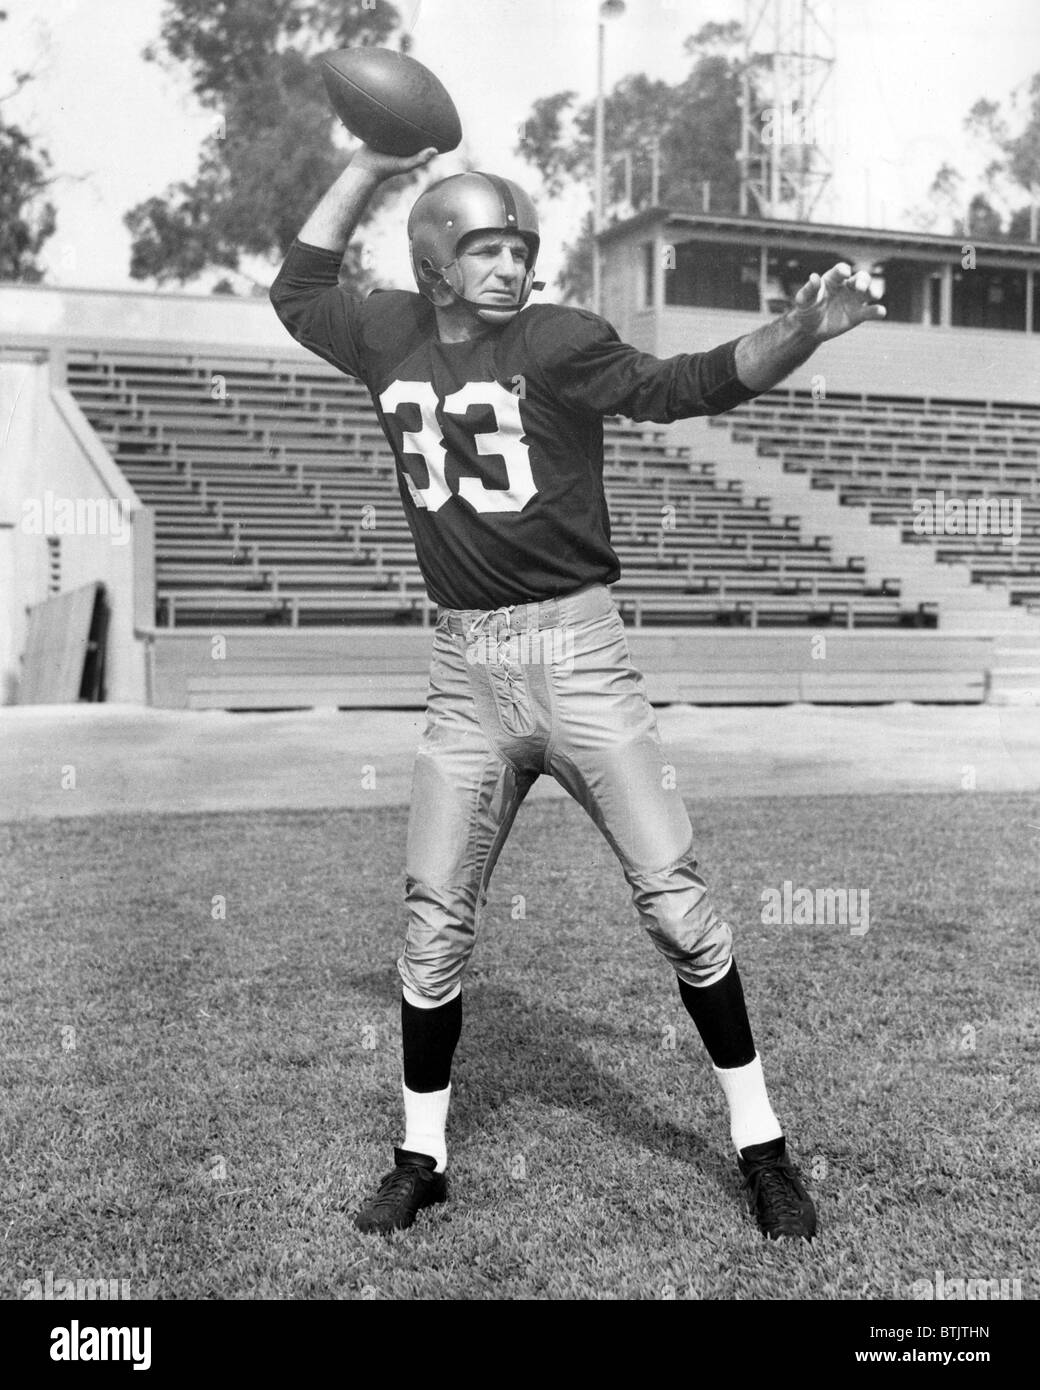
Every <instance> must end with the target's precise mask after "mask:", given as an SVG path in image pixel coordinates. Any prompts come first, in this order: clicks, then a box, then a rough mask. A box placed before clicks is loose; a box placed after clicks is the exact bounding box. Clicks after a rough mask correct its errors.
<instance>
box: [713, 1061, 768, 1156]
mask: <svg viewBox="0 0 1040 1390" xmlns="http://www.w3.org/2000/svg"><path fill="white" fill-rule="evenodd" d="M713 1069H714V1072H715V1075H716V1076H717V1077H718V1078H719V1085H720V1086H721V1087H722V1092H723V1095H724V1096H725V1097H726V1102H727V1104H728V1105H729V1132H730V1134H731V1135H732V1137H733V1143H734V1144H735V1145H736V1149H737V1153H739V1152H740V1150H741V1149H746V1148H747V1147H748V1145H749V1144H768V1143H769V1141H770V1139H779V1138H780V1137H781V1135H782V1134H783V1130H782V1129H781V1128H780V1124H779V1122H778V1120H777V1118H776V1116H775V1115H774V1114H773V1107H772V1106H771V1105H770V1104H769V1097H768V1095H766V1079H765V1077H764V1076H763V1074H762V1059H761V1057H759V1055H758V1053H757V1052H756V1053H755V1057H754V1061H751V1062H748V1063H747V1065H746V1066H743V1067H714V1068H713Z"/></svg>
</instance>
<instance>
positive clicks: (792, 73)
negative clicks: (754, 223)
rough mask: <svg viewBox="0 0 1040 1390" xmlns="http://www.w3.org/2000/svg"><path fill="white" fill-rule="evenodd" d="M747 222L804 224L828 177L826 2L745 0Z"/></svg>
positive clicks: (743, 193) (829, 39)
mask: <svg viewBox="0 0 1040 1390" xmlns="http://www.w3.org/2000/svg"><path fill="white" fill-rule="evenodd" d="M744 35H745V45H746V47H745V54H744V73H743V92H742V100H741V129H740V161H741V183H740V211H741V215H742V216H747V215H749V214H750V215H751V216H758V217H777V218H788V219H791V220H796V221H807V220H809V219H810V218H811V217H812V215H813V210H814V209H815V208H816V206H817V204H818V203H819V201H820V198H821V196H822V194H823V192H824V190H825V189H826V187H827V185H828V183H829V182H830V178H831V171H832V168H833V155H832V152H831V150H832V141H833V124H832V121H831V119H830V110H829V100H828V98H829V96H830V91H829V79H830V77H831V73H832V70H833V68H834V37H833V24H832V21H831V6H830V3H829V0H744Z"/></svg>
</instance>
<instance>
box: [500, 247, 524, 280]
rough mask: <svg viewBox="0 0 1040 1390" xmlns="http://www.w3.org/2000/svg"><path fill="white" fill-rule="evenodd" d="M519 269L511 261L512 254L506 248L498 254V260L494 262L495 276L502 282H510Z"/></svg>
mask: <svg viewBox="0 0 1040 1390" xmlns="http://www.w3.org/2000/svg"><path fill="white" fill-rule="evenodd" d="M519 269H520V267H519V266H518V265H517V263H516V261H515V260H514V259H513V253H512V251H510V250H509V248H508V247H503V248H502V250H501V251H500V252H499V256H498V260H497V261H496V262H495V274H496V275H497V276H499V278H500V279H502V280H512V279H514V278H515V277H516V274H517V272H518V271H519Z"/></svg>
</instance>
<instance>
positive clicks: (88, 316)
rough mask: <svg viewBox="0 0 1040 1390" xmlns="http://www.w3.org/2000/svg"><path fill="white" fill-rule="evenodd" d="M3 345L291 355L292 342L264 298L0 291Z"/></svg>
mask: <svg viewBox="0 0 1040 1390" xmlns="http://www.w3.org/2000/svg"><path fill="white" fill-rule="evenodd" d="M0 325H2V326H3V327H2V339H0V341H5V340H7V339H9V338H23V337H33V338H39V337H47V338H54V339H62V338H92V339H104V338H108V339H110V340H112V341H113V342H114V343H118V342H123V341H126V340H128V339H141V340H145V341H148V342H166V341H176V342H188V343H193V344H195V345H196V346H203V345H205V344H208V343H219V344H221V345H225V344H229V343H237V342H241V343H243V344H247V345H257V346H261V345H266V346H269V347H273V348H276V349H278V350H279V351H281V350H282V349H287V350H289V351H293V350H294V349H295V347H296V345H295V343H294V342H293V340H292V339H291V338H290V337H289V335H288V333H287V332H286V331H285V329H284V328H283V327H282V325H281V323H279V321H278V318H277V316H276V315H275V312H274V310H273V309H272V308H271V305H270V304H269V303H268V301H267V299H266V298H263V299H239V298H236V297H235V296H234V295H220V294H215V295H206V294H151V293H146V292H145V291H137V290H76V289H58V288H49V287H46V286H42V285H13V284H2V283H0Z"/></svg>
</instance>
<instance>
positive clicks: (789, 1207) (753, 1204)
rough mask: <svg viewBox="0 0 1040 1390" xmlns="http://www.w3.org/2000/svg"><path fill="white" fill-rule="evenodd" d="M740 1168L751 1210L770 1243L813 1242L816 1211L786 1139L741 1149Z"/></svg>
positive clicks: (738, 1162) (738, 1164)
mask: <svg viewBox="0 0 1040 1390" xmlns="http://www.w3.org/2000/svg"><path fill="white" fill-rule="evenodd" d="M737 1166H738V1167H739V1168H740V1171H741V1174H742V1175H743V1178H744V1184H743V1190H744V1191H745V1192H746V1193H747V1202H748V1209H749V1211H750V1212H751V1214H752V1215H753V1216H754V1218H755V1220H756V1221H757V1222H758V1228H759V1230H760V1231H761V1232H762V1234H763V1235H764V1236H765V1237H766V1239H767V1240H783V1239H785V1238H790V1239H798V1238H799V1237H800V1238H802V1239H804V1240H812V1238H813V1236H814V1235H815V1234H816V1208H815V1207H814V1206H813V1200H812V1198H811V1197H810V1196H809V1194H808V1192H806V1190H805V1187H804V1186H803V1185H802V1181H801V1175H800V1174H799V1172H798V1169H797V1168H795V1166H794V1164H793V1163H792V1162H791V1160H790V1159H789V1158H788V1157H787V1145H786V1141H785V1140H784V1139H783V1138H780V1139H774V1140H772V1141H771V1142H770V1143H768V1144H751V1145H749V1146H748V1148H746V1149H741V1151H740V1157H739V1158H738V1159H737Z"/></svg>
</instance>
